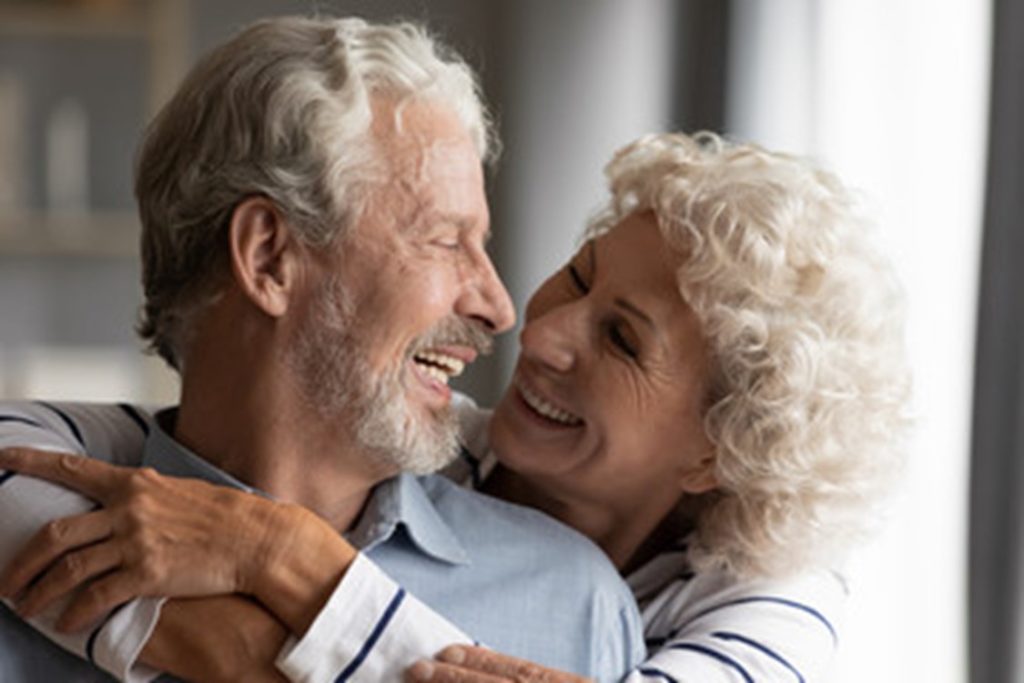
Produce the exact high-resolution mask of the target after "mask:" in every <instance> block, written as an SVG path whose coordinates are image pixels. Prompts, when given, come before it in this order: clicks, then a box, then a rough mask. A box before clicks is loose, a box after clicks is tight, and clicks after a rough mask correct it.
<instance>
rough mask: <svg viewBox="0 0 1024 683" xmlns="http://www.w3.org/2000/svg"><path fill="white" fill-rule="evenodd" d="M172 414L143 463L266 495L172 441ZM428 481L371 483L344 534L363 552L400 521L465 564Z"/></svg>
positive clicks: (427, 548)
mask: <svg viewBox="0 0 1024 683" xmlns="http://www.w3.org/2000/svg"><path fill="white" fill-rule="evenodd" d="M175 413H176V411H174V410H173V409H172V410H168V411H163V412H161V413H160V414H159V415H158V416H157V417H158V419H157V420H156V424H154V425H153V428H152V429H151V430H150V432H149V436H148V437H147V438H146V445H145V448H144V450H143V456H142V466H143V467H152V468H153V469H154V470H156V471H157V472H159V473H160V474H164V475H167V476H172V477H189V478H192V479H202V480H204V481H208V482H210V483H211V484H216V485H219V486H228V487H231V488H235V489H241V490H242V491H245V492H247V493H253V494H256V495H259V496H264V497H267V495H266V494H265V493H263V492H262V491H260V490H259V489H256V488H253V487H252V486H249V485H247V484H245V483H244V482H242V481H240V480H239V479H236V478H235V477H233V476H231V475H230V474H228V473H227V472H225V471H224V470H222V469H220V468H219V467H217V466H216V465H212V464H211V463H209V462H207V461H206V460H203V459H202V458H201V457H199V456H198V455H196V454H195V453H193V452H192V451H190V450H189V449H187V448H185V447H184V446H182V445H181V444H180V443H178V442H177V441H175V440H174V439H173V438H172V437H171V436H170V434H168V433H167V432H166V431H165V430H164V429H163V427H162V425H163V424H173V422H174V418H175V417H176V414H175ZM426 481H429V479H428V478H424V479H423V480H421V479H419V478H417V477H415V476H413V475H411V474H400V475H398V476H397V477H392V478H391V479H388V480H387V481H384V482H381V483H380V484H378V485H377V486H376V487H374V490H373V492H372V493H371V494H370V499H369V500H368V501H367V502H366V507H365V508H364V510H363V513H362V515H360V517H359V521H358V522H357V523H356V526H355V528H354V529H352V530H351V531H350V532H348V533H347V534H345V536H346V538H347V539H348V541H349V542H350V543H352V544H353V545H355V546H356V547H357V548H360V549H361V550H363V551H367V550H370V549H371V548H373V547H374V546H377V545H380V544H381V543H383V542H385V541H387V540H388V539H389V538H391V536H392V535H394V533H395V532H396V530H397V529H398V528H399V526H401V527H402V528H403V529H405V531H406V532H407V533H408V535H409V538H410V539H412V542H413V543H414V544H415V545H416V547H417V548H418V549H419V550H420V551H421V552H423V553H425V554H427V555H430V556H431V557H433V558H435V559H437V560H441V561H442V562H447V563H449V564H469V554H468V553H467V552H466V550H465V548H464V547H463V545H462V543H461V542H460V541H459V539H458V537H456V535H455V532H454V531H453V530H452V528H451V527H450V526H449V525H448V523H447V522H445V520H444V519H443V518H442V517H441V515H440V514H438V512H437V508H436V507H435V506H434V503H433V501H432V500H431V499H430V496H429V495H428V494H427V491H426V490H425V489H424V482H426Z"/></svg>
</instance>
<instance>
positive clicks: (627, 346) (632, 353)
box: [608, 323, 640, 358]
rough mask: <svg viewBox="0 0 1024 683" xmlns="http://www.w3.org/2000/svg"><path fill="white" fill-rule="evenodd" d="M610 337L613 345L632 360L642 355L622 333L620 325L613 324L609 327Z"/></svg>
mask: <svg viewBox="0 0 1024 683" xmlns="http://www.w3.org/2000/svg"><path fill="white" fill-rule="evenodd" d="M608 337H609V339H611V342H612V344H614V345H615V346H616V347H617V348H618V349H619V350H620V351H622V352H623V353H624V354H626V355H627V356H629V357H630V358H636V357H637V356H639V355H640V353H639V351H637V349H636V347H635V346H634V345H633V343H632V342H630V341H629V339H627V338H626V335H624V334H623V333H622V329H621V327H620V325H619V323H612V324H610V325H609V326H608Z"/></svg>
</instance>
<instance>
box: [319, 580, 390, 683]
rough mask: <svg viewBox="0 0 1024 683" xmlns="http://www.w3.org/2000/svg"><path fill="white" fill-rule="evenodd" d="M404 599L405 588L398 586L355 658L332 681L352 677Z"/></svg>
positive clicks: (337, 681) (338, 681)
mask: <svg viewBox="0 0 1024 683" xmlns="http://www.w3.org/2000/svg"><path fill="white" fill-rule="evenodd" d="M404 599H405V589H404V588H399V589H398V591H397V592H396V593H395V597H393V598H391V602H390V603H388V606H387V608H385V610H384V613H383V614H381V615H380V619H379V620H378V621H377V624H376V625H375V626H374V627H373V631H371V632H370V635H369V637H367V639H366V642H365V643H363V646H362V647H361V648H359V652H358V654H356V656H355V658H354V659H353V660H352V661H351V662H349V664H348V666H346V667H345V669H344V670H343V671H342V672H341V673H340V674H338V677H337V678H336V679H334V683H345V681H347V680H348V679H350V678H351V677H352V674H354V673H355V672H356V670H357V669H358V668H359V666H360V665H361V664H362V663H363V662H364V661H365V660H366V658H367V656H369V654H370V651H371V650H373V646H374V645H376V644H377V641H378V640H380V637H381V635H382V634H383V633H384V630H385V629H386V628H387V627H388V624H389V623H390V622H391V619H392V618H393V617H394V616H395V612H397V611H398V608H399V606H400V605H401V604H402V601H403V600H404Z"/></svg>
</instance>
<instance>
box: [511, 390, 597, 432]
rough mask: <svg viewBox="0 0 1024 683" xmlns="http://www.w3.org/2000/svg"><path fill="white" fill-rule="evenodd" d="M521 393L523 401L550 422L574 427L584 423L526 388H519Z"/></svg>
mask: <svg viewBox="0 0 1024 683" xmlns="http://www.w3.org/2000/svg"><path fill="white" fill-rule="evenodd" d="M519 393H521V394H522V396H523V400H525V401H526V404H527V405H529V406H530V407H531V408H533V409H534V410H536V411H537V412H538V413H540V414H541V415H543V416H544V417H546V418H548V419H549V420H554V421H555V422H558V423H561V424H564V425H572V426H575V425H578V424H582V423H583V420H581V419H580V418H578V417H576V416H575V415H573V414H572V413H569V412H566V411H564V410H562V409H561V408H556V407H555V406H553V405H551V404H550V403H548V402H547V401H545V400H544V399H543V398H541V397H540V396H538V395H537V394H535V393H533V392H532V391H530V390H529V389H528V388H526V387H525V386H522V385H520V386H519Z"/></svg>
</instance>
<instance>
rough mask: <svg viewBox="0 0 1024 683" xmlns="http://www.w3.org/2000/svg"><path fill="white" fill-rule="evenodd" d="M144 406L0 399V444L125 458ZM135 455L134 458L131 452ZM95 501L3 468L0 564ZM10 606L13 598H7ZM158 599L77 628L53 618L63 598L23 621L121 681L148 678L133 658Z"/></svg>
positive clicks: (137, 445)
mask: <svg viewBox="0 0 1024 683" xmlns="http://www.w3.org/2000/svg"><path fill="white" fill-rule="evenodd" d="M147 425H148V423H147V417H146V415H145V413H143V412H141V411H138V410H136V409H135V408H133V407H131V406H100V405H95V406H90V405H86V404H44V403H32V404H27V403H0V448H8V447H12V446H19V447H30V448H37V449H41V450H49V451H62V452H70V453H79V454H85V453H86V452H88V453H89V455H90V456H96V457H100V458H101V459H104V460H113V461H117V462H125V461H126V460H131V458H132V452H133V451H134V453H135V456H136V457H137V456H138V454H139V453H141V449H142V442H143V439H144V436H145V431H146V429H147V428H148V427H147ZM136 462H137V459H136ZM94 508H95V503H93V501H91V500H89V499H87V498H85V497H84V496H81V495H79V494H77V493H74V492H72V491H69V490H68V489H65V488H63V487H61V486H57V485H54V484H50V483H48V482H45V481H42V480H39V479H34V478H31V477H25V476H20V475H18V474H16V473H14V472H3V471H0V566H4V567H5V566H6V565H7V563H8V562H9V561H10V560H11V559H12V558H13V557H14V556H15V555H16V553H17V552H18V551H19V550H20V549H21V548H22V547H23V546H24V545H25V543H26V542H28V540H29V539H30V538H31V537H32V536H33V534H35V533H36V532H37V531H38V530H39V529H41V528H42V527H43V526H44V525H45V524H46V523H47V522H50V521H52V520H54V519H59V518H61V517H68V516H72V515H79V514H82V513H84V512H88V511H90V510H92V509H94ZM5 604H6V605H7V606H8V607H13V605H12V604H11V602H9V601H5ZM162 604H163V601H162V600H155V599H141V600H134V601H132V602H130V603H127V604H125V605H123V606H122V607H120V608H118V609H116V610H114V611H113V612H112V613H110V614H108V615H107V616H106V617H105V618H104V619H103V620H102V621H101V622H100V623H99V624H97V625H95V626H93V627H92V628H89V629H86V630H84V631H82V632H79V633H74V634H70V635H68V634H62V633H59V632H57V630H56V629H55V628H54V623H55V622H56V620H57V618H58V617H59V616H60V614H61V613H62V611H63V609H64V607H66V605H67V601H61V602H60V603H58V604H55V605H53V606H52V607H51V608H50V609H49V610H46V611H45V612H44V613H42V614H40V615H38V616H36V617H34V618H32V619H29V620H27V623H28V624H29V625H31V626H32V627H33V628H35V629H36V630H38V631H39V632H40V633H42V634H43V635H44V636H46V637H47V638H49V639H50V640H51V641H53V642H54V643H56V644H57V645H59V646H61V647H63V648H64V649H66V650H68V651H69V652H71V653H73V654H75V655H77V656H79V657H82V658H84V659H87V660H88V661H90V662H91V663H93V664H95V665H96V666H98V667H100V668H102V669H104V670H105V671H107V672H108V673H110V674H112V675H113V676H115V677H116V678H118V679H120V680H124V681H132V682H133V683H134V682H136V681H140V682H141V681H149V680H152V679H153V678H155V677H156V675H157V673H158V672H156V671H152V670H149V669H147V668H146V667H142V666H137V665H136V664H135V661H136V659H137V658H138V656H139V653H140V652H141V651H142V647H143V646H144V645H145V643H146V641H147V640H148V639H149V636H150V635H151V634H152V631H153V628H154V627H155V626H156V622H157V620H158V619H159V616H160V606H161V605H162Z"/></svg>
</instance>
